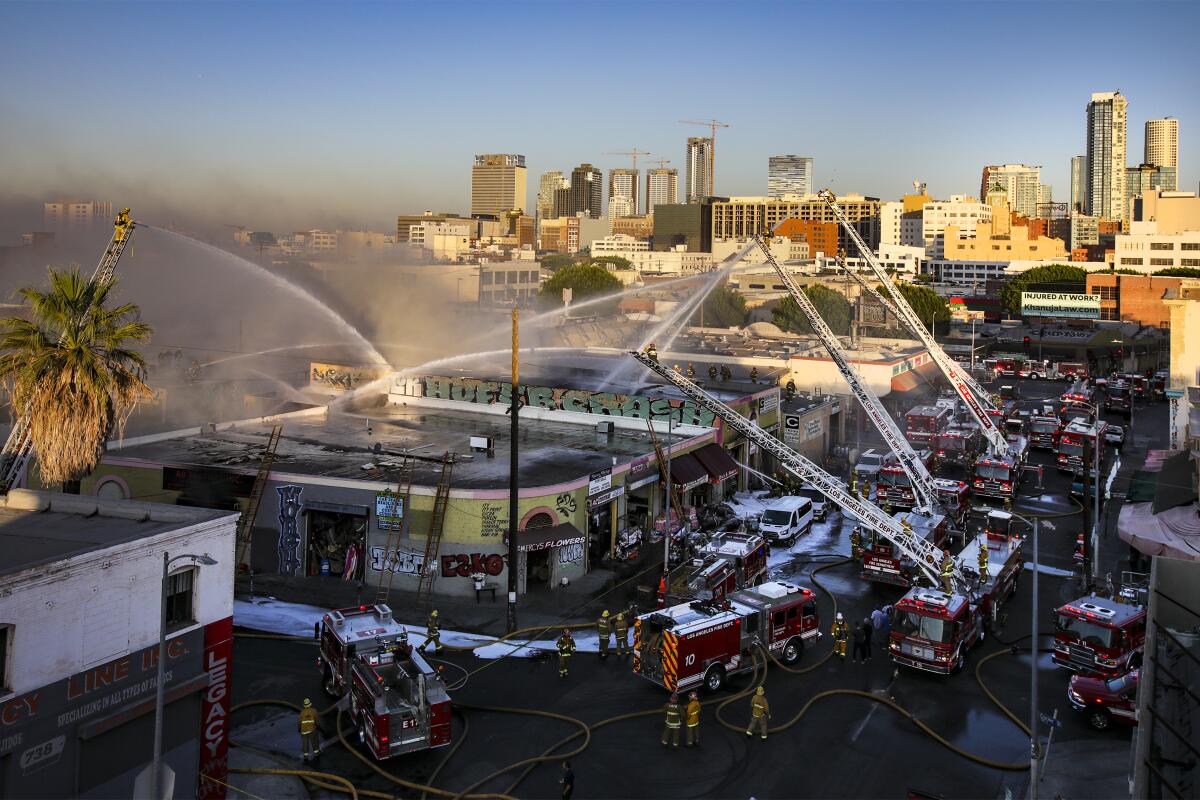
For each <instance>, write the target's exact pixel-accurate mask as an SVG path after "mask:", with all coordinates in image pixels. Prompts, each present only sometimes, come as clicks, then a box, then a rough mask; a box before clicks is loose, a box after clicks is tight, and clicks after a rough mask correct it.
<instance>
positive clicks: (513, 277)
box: [505, 270, 517, 283]
mask: <svg viewBox="0 0 1200 800" xmlns="http://www.w3.org/2000/svg"><path fill="white" fill-rule="evenodd" d="M505 274H507V275H508V282H509V283H516V282H517V271H516V270H509V271H508V272H507V273H505Z"/></svg>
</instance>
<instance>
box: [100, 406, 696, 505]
mask: <svg viewBox="0 0 1200 800" xmlns="http://www.w3.org/2000/svg"><path fill="white" fill-rule="evenodd" d="M577 416H586V422H583V421H581V422H580V423H574V422H559V421H551V420H545V419H541V420H534V419H528V420H525V421H522V422H521V436H520V465H519V481H520V485H521V486H524V487H531V486H550V485H554V484H557V483H562V482H564V481H567V480H572V479H576V478H579V477H580V476H582V475H587V474H588V473H591V472H595V471H597V470H600V469H604V468H606V467H611V466H613V458H614V457H616V460H617V464H618V465H619V464H625V463H629V462H630V461H633V460H634V459H636V458H638V457H641V456H646V455H651V456H652V455H653V453H654V445H653V444H652V443H651V442H650V438H649V434H648V433H647V432H646V431H645V430H641V429H636V428H634V429H625V428H621V427H619V426H614V430H613V433H612V435H611V436H605V435H603V434H599V433H597V430H596V426H597V425H598V424H599V423H601V422H604V421H606V420H607V419H608V418H607V417H604V416H603V415H577ZM277 423H278V424H281V425H283V433H282V436H281V438H280V441H279V447H278V449H277V451H276V454H275V464H274V466H273V468H272V472H275V473H288V474H294V475H311V476H314V477H326V478H341V479H351V480H361V481H378V482H381V483H386V484H392V485H395V484H396V483H397V481H398V479H399V478H400V475H401V466H402V463H403V460H404V456H405V454H406V453H412V454H413V455H414V456H418V457H420V458H421V460H418V461H417V468H416V471H415V473H414V475H413V484H414V485H417V486H434V485H436V484H437V482H438V479H439V476H440V474H441V465H440V459H441V456H442V454H443V453H445V452H452V453H455V454H456V456H457V461H456V463H455V465H454V472H453V477H452V480H451V485H452V486H453V487H454V488H456V489H500V488H505V487H507V486H508V453H509V449H508V442H509V418H508V415H507V414H498V413H486V412H480V411H470V410H466V409H461V410H460V409H447V408H431V407H425V406H418V405H406V404H402V405H387V406H383V407H379V408H372V409H367V410H364V411H361V412H357V413H353V414H348V413H340V412H334V411H330V412H329V413H328V414H327V415H326V414H300V415H296V416H290V417H285V418H279V419H277V420H273V419H270V418H268V419H266V420H256V421H249V422H245V423H238V424H237V425H234V426H230V427H224V428H219V429H218V430H215V431H211V430H210V431H209V432H200V433H197V432H195V431H194V430H191V431H187V432H182V433H172V434H163V435H162V436H159V437H144V439H143V440H141V441H132V442H130V443H129V445H128V446H125V447H120V446H119V445H117V444H116V443H114V444H111V445H110V449H109V451H108V452H107V453H106V454H105V455H104V458H103V461H104V462H105V463H109V464H125V463H127V462H129V461H135V462H148V463H149V464H155V465H165V466H178V467H186V468H196V467H207V468H216V469H227V470H232V471H235V472H244V473H254V472H255V471H257V469H258V464H259V460H260V458H261V456H262V452H263V448H264V446H265V445H266V442H267V439H268V437H269V436H270V433H271V429H272V427H273V426H274V425H275V424H277ZM472 436H484V437H486V436H490V437H493V440H494V443H495V447H494V455H493V456H492V457H488V455H487V454H486V453H483V452H472V451H471V449H470V442H469V438H470V437H472ZM657 436H658V439H659V442H660V443H662V444H664V445H665V444H666V442H667V439H668V437H667V434H666V433H657ZM690 438H693V437H692V436H688V435H686V434H678V433H677V434H674V435H673V436H672V437H671V441H672V442H673V443H678V442H683V441H687V440H688V439H690ZM146 439H151V440H150V441H146ZM377 445H378V446H379V452H378V453H376V452H375V451H374V448H375V447H376V446H377Z"/></svg>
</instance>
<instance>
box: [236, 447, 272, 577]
mask: <svg viewBox="0 0 1200 800" xmlns="http://www.w3.org/2000/svg"><path fill="white" fill-rule="evenodd" d="M282 434H283V426H282V425H276V426H275V427H273V428H272V429H271V436H270V438H268V439H267V446H266V448H264V450H263V456H262V461H260V462H259V464H258V474H257V475H255V476H254V488H253V489H251V490H250V498H249V500H248V501H247V503H246V510H245V511H243V512H242V516H241V518H240V519H239V520H238V526H237V547H238V555H237V563H236V564H234V571H235V573H236V571H237V570H239V569H241V565H242V563H243V562H244V561H246V558H247V557H248V556H249V555H251V551H250V541H251V539H253V538H254V518H255V517H257V516H258V507H259V505H261V504H262V496H263V492H264V491H266V488H267V478H268V476H270V474H271V467H272V466H273V465H274V464H275V451H276V449H278V447H279V438H280V436H281V435H282ZM246 567H247V569H249V567H250V565H249V563H247V564H246Z"/></svg>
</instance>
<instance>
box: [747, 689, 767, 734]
mask: <svg viewBox="0 0 1200 800" xmlns="http://www.w3.org/2000/svg"><path fill="white" fill-rule="evenodd" d="M770 718H771V706H770V705H769V704H768V703H767V695H766V690H765V689H763V687H761V686H760V687H758V691H756V692H755V693H754V699H752V700H751V701H750V726H749V727H748V728H746V735H747V736H753V735H754V729H755V728H758V733H759V735H760V736H762V738H764V739H766V738H767V720H769V719H770Z"/></svg>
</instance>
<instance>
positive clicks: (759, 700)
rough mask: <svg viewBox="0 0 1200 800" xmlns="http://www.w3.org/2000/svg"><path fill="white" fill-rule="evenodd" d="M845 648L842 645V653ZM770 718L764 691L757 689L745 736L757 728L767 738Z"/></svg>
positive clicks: (751, 703)
mask: <svg viewBox="0 0 1200 800" xmlns="http://www.w3.org/2000/svg"><path fill="white" fill-rule="evenodd" d="M844 649H845V646H844V645H843V652H844ZM770 718H771V706H770V705H769V704H768V703H767V694H766V690H765V689H763V687H761V686H760V687H758V691H756V692H755V693H754V699H752V700H751V701H750V726H749V727H748V728H746V735H747V736H753V735H754V729H755V728H758V733H759V735H760V736H762V738H764V739H766V738H767V720H769V719H770Z"/></svg>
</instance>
